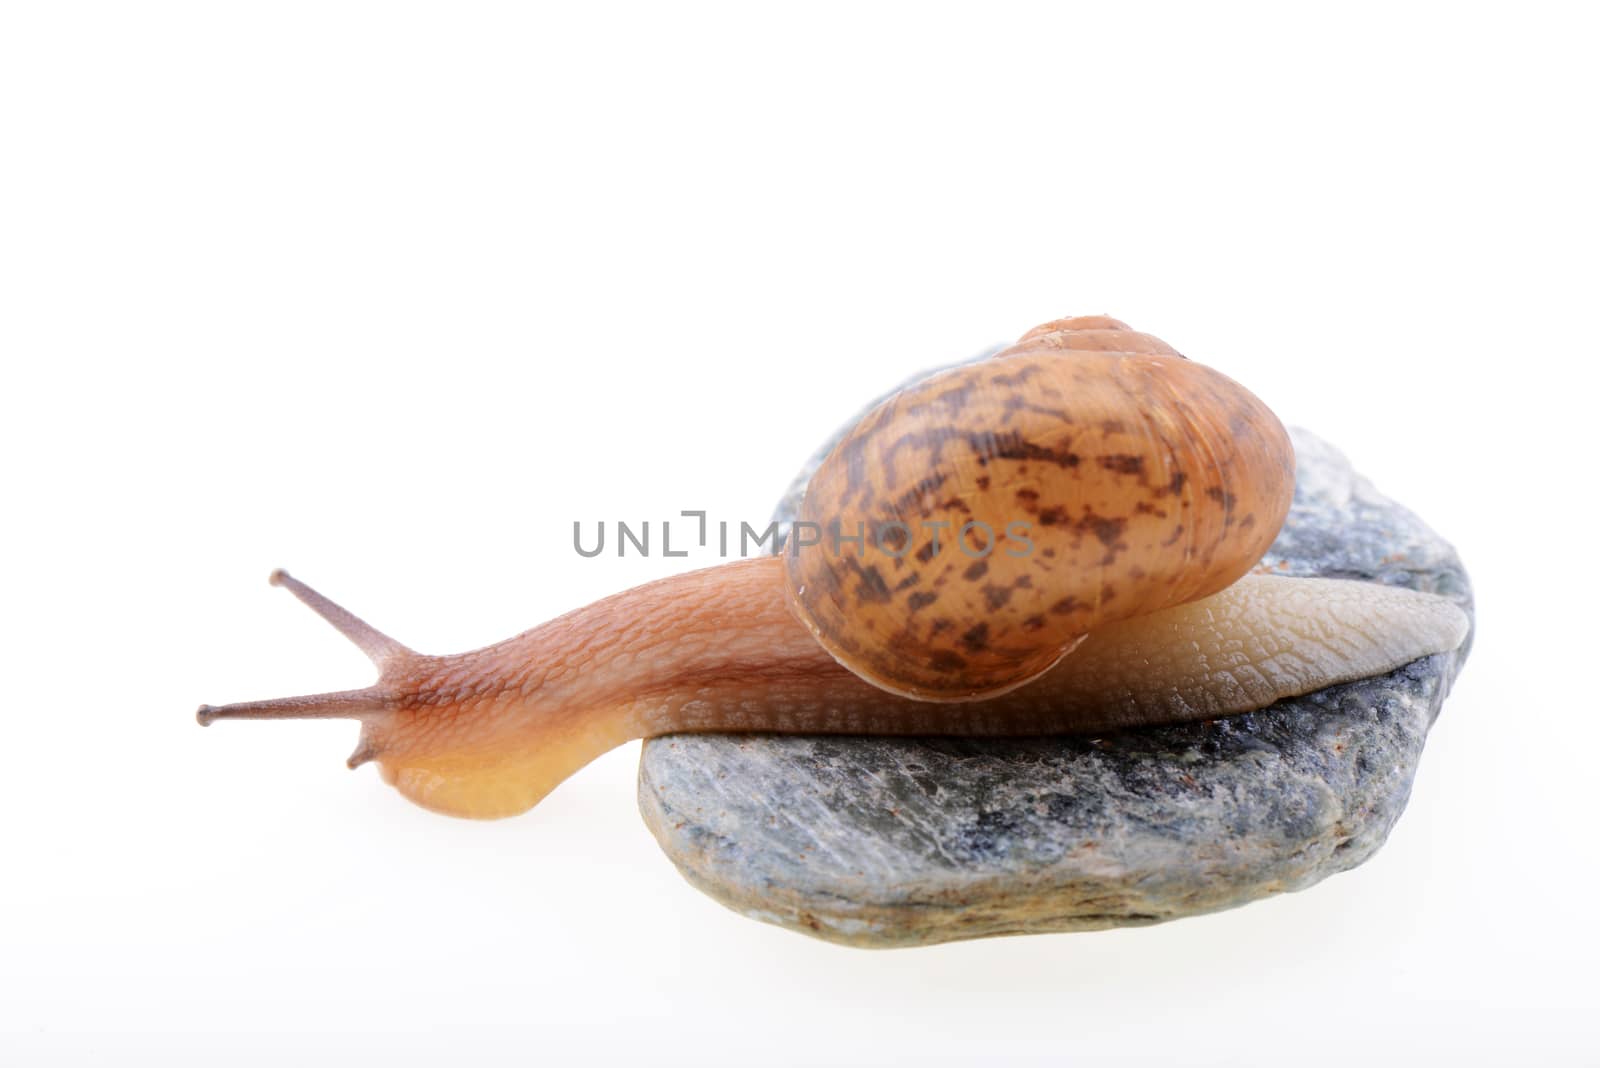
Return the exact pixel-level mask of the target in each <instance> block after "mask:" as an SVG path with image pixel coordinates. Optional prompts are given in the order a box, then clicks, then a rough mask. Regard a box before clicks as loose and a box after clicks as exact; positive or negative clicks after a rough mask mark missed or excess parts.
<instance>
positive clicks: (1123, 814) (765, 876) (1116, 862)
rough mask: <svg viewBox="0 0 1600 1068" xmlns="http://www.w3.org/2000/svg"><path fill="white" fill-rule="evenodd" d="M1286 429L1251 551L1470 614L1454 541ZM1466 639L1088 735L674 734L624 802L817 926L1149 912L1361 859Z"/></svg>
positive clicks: (978, 922) (766, 904)
mask: <svg viewBox="0 0 1600 1068" xmlns="http://www.w3.org/2000/svg"><path fill="white" fill-rule="evenodd" d="M1292 436H1293V439H1294V444H1295V450H1296V453H1297V458H1298V472H1297V484H1296V488H1295V502H1294V507H1293V509H1292V511H1291V512H1290V515H1289V519H1288V521H1287V523H1286V524H1285V526H1284V529H1283V533H1282V534H1281V535H1280V536H1279V538H1278V540H1277V541H1276V543H1274V545H1273V547H1272V550H1271V552H1270V553H1269V554H1268V556H1267V558H1266V560H1265V561H1264V563H1265V564H1266V565H1267V566H1269V567H1272V568H1274V569H1275V570H1277V571H1279V572H1281V573H1283V574H1288V575H1323V576H1332V577H1341V578H1353V579H1361V580H1365V581H1370V582H1382V583H1388V584H1392V585H1401V586H1408V587H1410V588H1412V589H1417V590H1424V591H1427V592H1431V593H1439V594H1442V595H1444V596H1447V597H1449V598H1451V599H1452V600H1454V601H1455V602H1456V603H1458V604H1459V605H1461V607H1462V608H1463V609H1465V610H1466V611H1467V612H1468V614H1469V616H1470V614H1471V611H1472V593H1471V588H1470V585H1469V583H1468V580H1467V575H1466V572H1465V571H1464V570H1463V569H1462V566H1461V563H1460V561H1459V560H1458V559H1457V558H1456V555H1455V552H1454V551H1453V550H1452V549H1451V548H1450V546H1449V545H1448V544H1446V543H1445V542H1444V541H1442V540H1441V539H1440V538H1439V537H1438V536H1437V535H1435V534H1434V533H1433V532H1432V531H1430V530H1429V529H1428V528H1427V527H1426V526H1425V525H1424V524H1423V523H1422V522H1421V521H1420V520H1418V519H1417V518H1416V517H1415V516H1414V515H1412V514H1411V513H1410V512H1408V511H1406V510H1405V509H1404V508H1402V507H1401V506H1399V505H1397V504H1395V503H1394V502H1393V501H1390V500H1388V499H1387V498H1385V497H1383V496H1381V495H1380V494H1378V493H1377V492H1376V491H1375V490H1374V489H1373V488H1372V486H1371V485H1370V484H1369V483H1368V482H1367V481H1366V480H1365V479H1363V478H1361V477H1360V476H1358V475H1357V474H1356V473H1355V472H1354V471H1352V470H1351V468H1350V465H1349V463H1348V462H1347V461H1346V460H1345V458H1344V457H1343V456H1342V455H1341V454H1340V453H1339V452H1338V451H1336V450H1335V449H1333V448H1332V447H1331V446H1329V445H1327V444H1326V443H1324V442H1323V441H1321V440H1319V439H1318V438H1316V437H1314V436H1313V435H1311V434H1309V433H1306V432H1304V431H1294V432H1293V435H1292ZM831 447H832V442H830V443H829V445H828V446H827V448H831ZM825 452H826V448H825V449H824V453H825ZM819 460H820V457H819ZM814 463H815V462H814ZM814 463H813V465H812V466H813V467H814ZM809 472H810V468H808V469H807V470H806V471H805V472H802V475H801V478H800V479H799V480H798V482H797V484H796V487H795V488H794V489H792V490H791V492H790V494H789V495H788V496H787V497H786V498H785V500H784V502H783V504H782V505H781V506H780V508H779V515H778V517H779V519H780V520H781V519H786V518H788V517H790V516H792V514H793V507H794V504H795V502H796V501H797V500H798V491H799V490H800V489H803V488H804V485H805V480H806V479H807V478H808V477H809ZM1470 644H1471V638H1470V637H1469V639H1468V642H1467V644H1466V645H1463V647H1462V648H1461V649H1460V650H1458V651H1456V652H1455V653H1450V654H1442V655H1438V656H1432V657H1427V658H1425V659H1422V660H1418V661H1416V662H1414V663H1412V664H1409V665H1407V666H1406V667H1404V668H1401V669H1400V670H1398V671H1395V672H1392V673H1390V674H1388V675H1384V676H1381V677H1377V678H1371V679H1365V680H1362V681H1359V682H1355V683H1350V684H1347V685H1343V686H1335V687H1331V688H1329V689H1326V690H1322V691H1319V692H1317V693H1314V694H1311V695H1309V696H1306V697H1302V698H1297V699H1294V700H1290V701H1282V702H1279V703H1278V704H1276V705H1273V706H1272V707H1271V708H1268V709H1264V710H1262V711H1260V712H1252V713H1248V714H1246V715H1241V716H1232V717H1228V718H1224V719H1218V720H1212V721H1206V722H1202V723H1194V724H1187V725H1183V726H1178V727H1164V728H1146V729H1141V730H1136V731H1129V732H1126V733H1121V734H1115V735H1107V736H1104V737H1076V738H1059V737H1058V738H1030V739H1014V740H978V739H956V738H927V739H904V738H893V739H887V738H855V737H812V736H773V735H673V736H668V737H664V738H658V739H654V740H651V741H648V742H646V743H645V746H644V751H643V755H642V757H641V760H640V765H639V807H640V810H641V812H642V813H643V815H644V818H645V822H646V823H647V824H648V825H649V827H650V829H651V831H652V832H653V833H654V834H655V836H656V839H657V841H658V842H660V844H661V847H662V849H664V850H665V851H666V853H667V855H668V856H669V857H671V858H672V861H673V863H675V864H676V865H677V866H678V868H679V870H680V871H682V873H683V874H684V876H685V877H686V878H687V879H688V880H689V882H691V883H692V884H693V885H695V886H697V887H699V888H700V889H701V890H703V891H705V892H706V893H707V894H710V895H711V896H712V897H714V898H716V899H717V900H718V901H720V902H722V903H723V904H725V905H727V906H728V907H730V908H732V909H734V910H736V911H738V912H741V913H743V914H745V915H747V916H750V917H752V918H754V919H759V920H765V921H767V922H770V923H775V924H779V925H781V926H784V927H788V928H790V929H792V930H796V931H800V932H803V933H806V934H812V935H816V936H818V937H821V938H825V939H828V940H830V941H835V942H842V943H846V944H849V945H855V946H914V945H929V944H933V943H936V942H946V941H951V940H954V939H962V938H983V937H989V936H994V935H1007V934H1026V933H1042V932H1049V931H1083V930H1096V929H1101V928H1106V927H1117V926H1127V925H1136V924H1150V923H1158V922H1160V921H1163V920H1171V919H1177V918H1179V917H1182V916H1192V915H1195V914H1197V913H1203V912H1211V911H1214V910H1217V909H1224V908H1231V907H1233V906H1236V905H1242V904H1244V903H1246V902H1248V901H1253V900H1255V899H1257V898H1260V897H1265V896H1267V895H1270V894H1275V893H1280V892H1283V891H1286V890H1300V889H1304V888H1305V887H1308V886H1311V885H1312V884H1313V883H1316V882H1318V881H1320V880H1321V879H1323V878H1326V877H1327V876H1329V875H1332V874H1333V873H1335V872H1340V871H1344V870H1346V869H1348V868H1352V867H1355V866H1356V865H1357V864H1360V863H1361V862H1362V861H1364V860H1366V859H1367V858H1368V857H1370V856H1371V855H1372V854H1373V853H1374V852H1376V851H1377V849H1378V847H1379V846H1380V845H1382V844H1383V841H1384V839H1385V838H1386V837H1387V836H1388V833H1389V829H1390V828H1391V827H1392V826H1393V825H1394V822H1395V820H1396V819H1398V818H1399V816H1400V813H1401V811H1402V810H1403V809H1404V807H1405V803H1406V800H1407V798H1408V796H1409V794H1410V790H1411V782H1412V778H1413V776H1414V774H1415V772H1416V768H1417V762H1418V760H1419V759H1420V757H1421V755H1422V748H1423V743H1424V741H1425V740H1426V738H1427V733H1428V728H1429V727H1430V726H1431V725H1432V723H1433V720H1434V718H1435V717H1436V716H1437V714H1438V712H1439V708H1440V703H1441V702H1442V700H1443V699H1444V695H1445V693H1446V692H1447V691H1448V690H1449V687H1450V684H1451V682H1452V681H1453V680H1454V678H1455V676H1456V673H1457V672H1458V670H1459V669H1460V667H1461V664H1462V662H1463V661H1464V659H1465V658H1466V655H1467V650H1468V648H1469V647H1470Z"/></svg>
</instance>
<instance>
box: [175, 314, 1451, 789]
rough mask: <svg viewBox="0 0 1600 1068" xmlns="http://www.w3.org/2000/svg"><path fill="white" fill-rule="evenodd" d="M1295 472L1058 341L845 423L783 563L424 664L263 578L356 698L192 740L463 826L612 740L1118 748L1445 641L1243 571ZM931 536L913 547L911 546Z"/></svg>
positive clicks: (235, 709)
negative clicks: (329, 629)
mask: <svg viewBox="0 0 1600 1068" xmlns="http://www.w3.org/2000/svg"><path fill="white" fill-rule="evenodd" d="M1292 479H1293V453H1292V450H1291V449H1290V446H1289V444H1288V440H1287V437H1286V435H1285V434H1284V432H1283V430H1282V427H1281V426H1280V425H1279V424H1278V422H1277V420H1276V418H1275V417H1273V416H1272V414H1271V413H1270V412H1269V411H1268V410H1267V409H1266V408H1265V407H1264V406H1263V405H1261V403H1260V401H1258V400H1256V399H1255V398H1254V397H1253V396H1251V395H1250V394H1249V393H1248V392H1247V391H1245V390H1244V389H1243V388H1242V387H1240V386H1238V385H1237V384H1236V383H1233V382H1232V381H1231V380H1229V379H1227V378H1225V377H1224V376H1222V375H1220V374H1217V373H1216V372H1214V371H1210V370H1208V369H1206V368H1204V367H1202V366H1201V365H1199V364H1194V363H1190V362H1189V361H1186V360H1184V359H1183V358H1182V357H1181V356H1178V355H1177V354H1176V353H1175V352H1173V351H1172V350H1171V349H1170V348H1169V347H1168V346H1166V345H1165V344H1164V343H1162V342H1160V341H1158V340H1157V339H1155V338H1151V337H1149V336H1148V335H1143V334H1138V333H1136V332H1134V331H1131V330H1129V329H1128V328H1127V327H1126V326H1124V325H1123V324H1121V323H1118V322H1116V321H1115V320H1110V319H1106V318H1103V317H1093V318H1083V319H1075V320H1061V321H1058V322H1055V323H1050V324H1046V326H1044V327H1040V328H1039V329H1037V330H1034V331H1032V332H1030V333H1029V334H1027V335H1025V336H1024V337H1023V338H1022V340H1021V341H1019V342H1018V344H1017V345H1016V346H1013V347H1012V348H1011V349H1009V350H1006V351H1005V352H1002V353H1000V354H998V355H997V356H996V357H994V358H992V359H990V360H988V361H984V362H982V363H979V364H973V365H969V366H968V367H965V368H958V369H957V370H955V371H952V372H947V373H946V374H943V375H939V376H935V377H934V378H933V379H929V380H928V381H927V382H925V383H922V384H920V385H918V386H916V387H913V388H912V389H910V390H907V391H903V392H902V393H901V394H898V395H897V396H896V397H894V398H891V400H889V401H888V402H886V403H885V404H883V405H881V406H879V407H878V408H877V409H875V410H874V411H873V412H872V413H870V414H869V415H868V416H867V417H866V418H865V419H863V420H862V421H861V423H860V424H859V425H858V426H857V427H856V428H855V429H854V430H853V431H852V432H851V433H850V434H848V435H847V436H846V437H845V439H844V440H843V441H842V442H841V443H840V445H839V446H838V447H837V448H836V449H835V450H834V451H833V452H832V453H831V454H830V456H829V458H828V459H827V460H826V461H825V462H824V464H823V465H822V467H821V468H819V470H818V471H817V473H816V475H814V476H813V478H812V481H811V484H810V486H809V487H808V489H807V493H806V498H805V501H804V503H803V504H802V508H801V512H800V516H799V520H800V522H799V523H797V526H796V531H797V532H798V531H800V530H801V529H803V528H802V527H801V524H802V523H803V524H809V529H811V530H813V531H814V532H815V533H816V534H817V535H818V537H817V540H816V541H815V542H813V543H811V544H809V545H804V546H802V545H801V544H800V543H801V542H803V541H805V540H806V539H804V538H802V537H798V536H792V537H791V544H790V545H789V546H788V548H787V549H786V550H785V552H784V553H783V555H781V556H774V557H765V558H760V559H752V560H741V561H735V562H732V563H727V564H723V565H720V566H717V567H713V568H707V569H704V570H701V571H695V572H690V573H687V574H683V575H677V576H673V577H671V578H667V579H663V580H661V581H658V582H654V583H650V584H647V585H644V586H640V587H636V588H634V589H632V590H628V591H625V592H623V593H620V594H617V595H615V596H612V597H608V598H605V599H603V600H600V601H597V602H595V603H594V604H591V605H588V606H585V607H584V608H580V609H578V610H576V611H574V612H571V613H568V614H567V615H565V616H562V617H560V618H558V619H555V620H552V621H550V622H548V623H545V624H543V625H541V626H538V627H535V628H534V629H532V630H529V631H526V632H524V633H522V634H520V635H517V636H516V637H514V638H511V639H509V640H507V641H504V642H500V643H498V644H496V645H491V646H488V647H485V648H483V649H478V650H473V651H470V652H466V653H459V654H454V655H450V656H427V655H423V654H419V653H416V652H414V651H412V650H410V649H407V648H406V647H405V646H403V645H401V644H400V643H399V642H396V641H394V640H393V639H391V638H388V637H387V636H385V635H383V634H381V633H380V632H378V631H377V630H375V629H373V628H372V627H370V626H369V625H367V624H366V623H363V622H362V621H360V620H359V619H357V618H356V617H355V616H353V615H351V614H350V613H348V612H346V611H345V610H344V609H342V608H340V607H339V606H337V605H335V604H334V603H333V602H331V601H329V600H327V599H326V598H324V597H322V596H321V595H320V594H318V593H316V592H315V591H314V590H312V589H310V588H309V587H307V586H305V585H304V584H302V583H300V582H298V581H297V580H295V579H293V578H290V577H289V576H287V575H285V574H283V573H282V572H275V573H274V575H273V582H274V584H279V585H284V586H286V587H287V588H289V589H290V590H291V591H292V592H293V593H295V595H296V596H298V597H299V598H300V599H301V600H303V601H305V602H306V603H307V604H308V605H310V606H311V607H312V608H313V609H315V610H316V611H317V612H318V613H319V614H321V615H322V616H323V617H324V618H326V619H327V620H328V621H329V622H330V623H332V624H333V625H334V626H335V627H337V628H338V629H339V630H340V631H342V632H343V633H344V634H345V635H346V636H347V637H349V638H351V640H353V641H354V642H356V644H358V645H359V646H360V647H361V648H362V649H363V650H364V651H366V652H367V654H368V655H369V656H370V657H371V658H372V659H373V661H374V662H375V663H376V664H377V666H378V669H379V678H378V681H377V682H376V683H375V684H374V685H372V686H370V687H366V688H364V689H359V690H350V691H344V692H340V693H333V694H321V695H315V696H310V697H294V698H283V699H278V700H272V701H259V702H247V703H242V704H234V705H227V706H222V707H213V706H209V705H204V706H201V709H200V712H199V719H200V722H201V723H202V724H209V723H210V722H212V721H214V720H216V719H223V718H240V719H243V718H308V717H326V716H334V717H348V718H354V719H358V720H359V721H360V722H361V724H362V731H361V743H360V745H359V746H358V748H357V750H356V752H355V754H354V755H352V756H351V758H350V761H349V763H350V766H352V767H355V766H358V765H360V764H362V763H366V762H368V761H376V762H377V763H378V764H379V766H380V769H381V771H382V774H383V777H384V778H385V780H386V781H388V782H390V783H391V784H392V785H394V786H396V787H397V788H398V789H399V790H400V791H401V792H402V793H403V794H404V795H405V796H407V797H408V798H410V799H411V800H413V801H415V802H417V803H418V804H421V805H423V806H425V807H427V808H430V809H433V810H435V811H439V812H444V813H447V814H451V815H457V816H471V817H481V818H490V817H499V816H508V815H513V814H515V813H518V812H522V811H524V810H526V809H528V808H530V807H531V806H533V805H534V804H536V803H537V802H538V801H539V800H540V799H541V798H542V797H544V796H545V795H546V794H547V793H548V792H549V791H550V790H551V789H553V788H554V787H555V786H556V785H558V784H559V783H560V782H561V781H562V780H563V779H565V778H566V777H568V776H569V775H570V774H572V773H573V772H574V771H576V770H577V769H578V768H581V767H582V766H583V765H584V764H586V763H588V762H589V761H590V760H592V759H594V757H596V756H598V755H600V754H601V753H603V752H605V751H607V750H609V749H611V748H614V747H615V746H617V745H620V744H622V743H623V742H626V741H629V740H631V739H634V738H640V737H651V736H656V735H661V734H670V733H677V732H683V731H760V732H788V733H831V734H879V735H930V734H934V735H937V734H948V735H979V736H1018V735H1034V734H1058V733H1081V732H1086V731H1092V732H1098V731H1108V730H1117V729H1124V728H1129V727H1137V726H1148V725H1155V724H1165V723H1175V722H1183V721H1188V720H1194V719H1204V718H1210V717H1213V716H1219V715H1227V714H1232V713H1236V712H1245V711H1251V710H1254V709H1259V708H1263V707H1265V706H1267V705H1270V704H1272V703H1273V702H1274V701H1277V700H1279V699H1281V698H1284V697H1290V696H1297V695H1299V694H1304V693H1308V692H1311V691H1313V690H1317V689H1321V688H1323V687H1325V686H1328V685H1332V684H1334V683H1337V682H1343V681H1348V680H1351V679H1355V678H1360V677H1364V676H1367V675H1372V674H1376V673H1379V672H1382V671H1386V670H1391V669H1393V668H1395V667H1399V666H1401V665H1403V664H1405V663H1407V662H1409V661H1411V660H1414V659H1416V658H1418V657H1421V656H1426V655H1429V654H1431V653H1436V652H1442V651H1445V650H1448V649H1452V648H1454V647H1455V646H1457V645H1459V644H1460V642H1461V641H1462V640H1463V638H1464V637H1465V633H1466V628H1467V621H1466V617H1465V615H1464V614H1463V613H1462V612H1460V610H1459V609H1457V608H1456V607H1455V606H1454V605H1452V604H1450V603H1449V602H1448V601H1445V600H1444V599H1442V598H1437V597H1431V596H1428V595H1424V594H1418V593H1413V592H1411V591H1408V590H1402V589H1395V588H1389V587H1382V586H1377V585H1373V584H1368V583H1358V582H1346V581H1340V580H1323V579H1298V578H1297V579H1290V578H1281V577H1269V576H1261V575H1248V574H1247V572H1248V571H1249V570H1250V569H1251V568H1252V567H1253V566H1254V565H1255V564H1256V563H1257V562H1258V561H1259V559H1260V557H1261V555H1262V554H1263V553H1264V552H1265V551H1266V549H1267V547H1268V546H1269V545H1270V544H1271V542H1272V540H1273V538H1274V537H1275V535H1276V534H1277V531H1278V529H1279V527H1280V526H1281V524H1282V522H1283V519H1284V516H1285V514H1286V512H1287V509H1288V505H1289V500H1290V496H1291V495H1292ZM939 523H944V524H946V526H945V527H944V528H942V529H943V530H944V531H945V533H946V537H945V539H944V540H943V542H942V544H940V546H939V547H938V548H935V549H933V550H932V551H929V550H928V549H927V548H926V547H925V544H926V543H919V542H918V540H917V538H916V535H917V534H918V533H919V532H921V531H922V530H924V529H926V528H925V527H924V526H923V525H924V524H939ZM835 524H837V526H835ZM969 524H971V526H969ZM978 524H981V525H978ZM858 525H859V526H860V528H861V535H860V540H859V541H853V540H850V539H851V537H852V536H854V535H856V533H857V531H856V527H857V526H858ZM885 527H886V528H887V530H886V531H885V530H884V529H883V528H885ZM871 528H877V529H871ZM902 528H905V529H904V531H903V533H902ZM963 528H967V529H966V534H965V540H958V539H960V538H962V530H963ZM934 529H936V530H937V529H941V528H938V527H937V526H935V527H934ZM986 530H987V533H986V532H985V531H986ZM836 531H837V533H838V534H839V535H840V538H839V542H838V543H837V544H835V543H832V541H831V536H832V535H833V534H834V533H835V532H836ZM1024 543H1026V545H1024ZM979 565H982V566H979Z"/></svg>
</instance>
